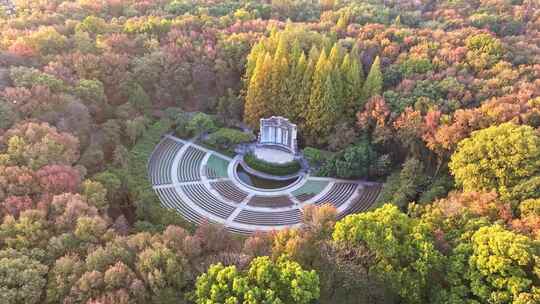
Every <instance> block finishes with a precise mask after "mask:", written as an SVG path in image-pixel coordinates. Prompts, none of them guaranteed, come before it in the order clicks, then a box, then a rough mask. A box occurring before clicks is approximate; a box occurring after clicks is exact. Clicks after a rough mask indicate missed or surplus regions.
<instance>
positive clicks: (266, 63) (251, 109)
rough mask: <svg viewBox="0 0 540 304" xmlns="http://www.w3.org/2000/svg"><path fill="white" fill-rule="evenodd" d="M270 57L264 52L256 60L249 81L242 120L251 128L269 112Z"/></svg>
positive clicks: (255, 126)
mask: <svg viewBox="0 0 540 304" xmlns="http://www.w3.org/2000/svg"><path fill="white" fill-rule="evenodd" d="M271 67H272V57H271V56H270V54H269V53H266V54H265V56H264V57H262V56H261V57H260V58H259V60H257V64H256V66H255V69H254V71H253V76H252V77H251V79H250V81H249V86H248V89H247V94H246V103H245V106H244V122H246V123H247V124H248V125H249V126H251V127H252V128H257V126H258V125H259V119H260V118H261V117H265V116H268V115H269V114H270V107H269V104H268V103H269V101H270V100H271V98H269V97H270V87H269V85H270V71H271Z"/></svg>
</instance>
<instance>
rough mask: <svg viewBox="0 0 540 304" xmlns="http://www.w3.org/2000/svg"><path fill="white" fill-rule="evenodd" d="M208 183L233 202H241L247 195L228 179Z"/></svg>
mask: <svg viewBox="0 0 540 304" xmlns="http://www.w3.org/2000/svg"><path fill="white" fill-rule="evenodd" d="M210 185H211V186H212V188H214V189H216V191H217V192H218V193H219V194H220V195H221V196H223V197H224V198H226V199H228V200H230V201H232V202H235V203H240V202H242V201H243V200H244V199H245V198H246V197H247V196H248V194H247V193H246V192H244V191H242V190H240V188H238V187H236V186H235V185H234V184H233V183H232V182H230V181H225V182H212V183H210Z"/></svg>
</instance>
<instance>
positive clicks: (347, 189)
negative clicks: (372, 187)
mask: <svg viewBox="0 0 540 304" xmlns="http://www.w3.org/2000/svg"><path fill="white" fill-rule="evenodd" d="M356 189H358V184H355V183H343V182H337V183H335V184H334V185H332V188H330V190H328V192H327V193H326V194H325V195H324V196H323V197H321V198H320V199H318V200H317V201H316V202H315V204H316V205H322V204H331V205H333V206H334V207H336V208H339V207H340V206H341V205H343V204H344V203H346V202H347V200H349V199H350V198H351V197H352V196H353V195H354V192H355V191H356Z"/></svg>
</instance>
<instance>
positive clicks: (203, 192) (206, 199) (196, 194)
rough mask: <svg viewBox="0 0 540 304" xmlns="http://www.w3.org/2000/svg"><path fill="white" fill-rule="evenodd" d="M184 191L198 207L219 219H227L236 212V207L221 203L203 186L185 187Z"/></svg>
mask: <svg viewBox="0 0 540 304" xmlns="http://www.w3.org/2000/svg"><path fill="white" fill-rule="evenodd" d="M182 189H183V190H184V192H185V193H186V195H187V196H188V197H189V198H190V199H191V200H192V201H193V202H194V203H195V204H197V206H199V207H201V208H202V209H204V210H205V211H206V212H208V213H211V214H213V215H215V216H217V217H220V218H223V219H227V218H228V217H229V216H230V215H231V214H232V213H233V212H234V209H235V207H232V206H229V205H227V204H226V203H224V202H222V201H220V200H219V199H218V198H216V197H215V196H214V195H213V194H212V193H211V192H210V191H208V189H206V188H205V186H204V185H202V184H193V185H184V186H182Z"/></svg>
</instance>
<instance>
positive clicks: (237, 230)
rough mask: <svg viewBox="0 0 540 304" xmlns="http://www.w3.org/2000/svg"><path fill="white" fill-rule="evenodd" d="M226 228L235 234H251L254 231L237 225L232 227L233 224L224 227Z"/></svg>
mask: <svg viewBox="0 0 540 304" xmlns="http://www.w3.org/2000/svg"><path fill="white" fill-rule="evenodd" d="M226 229H227V230H228V231H230V232H233V233H236V234H242V235H250V234H252V233H253V232H254V231H253V230H248V229H242V228H238V227H234V226H229V227H226Z"/></svg>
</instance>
